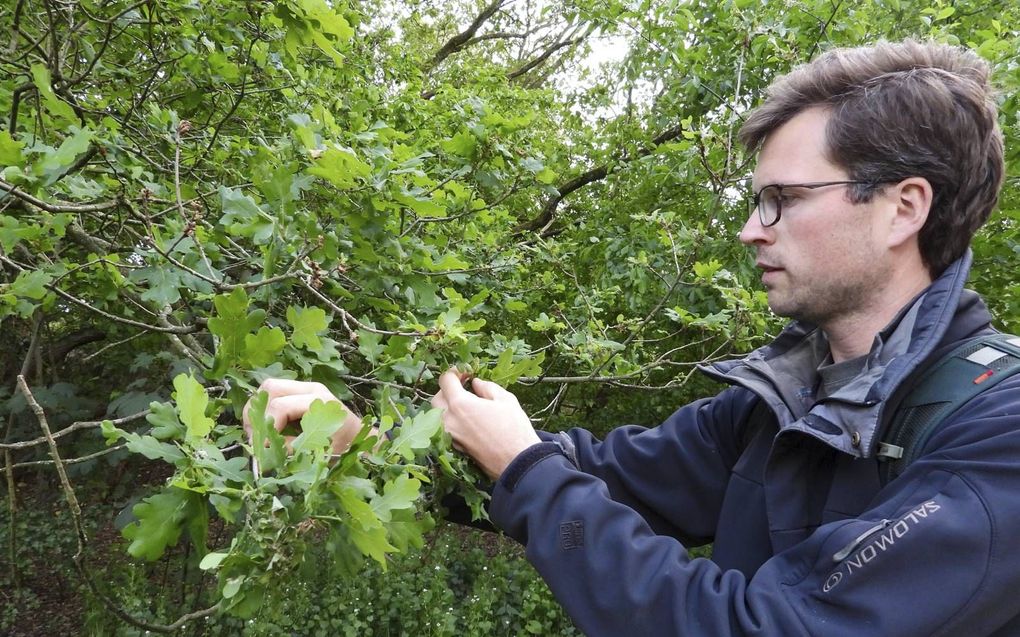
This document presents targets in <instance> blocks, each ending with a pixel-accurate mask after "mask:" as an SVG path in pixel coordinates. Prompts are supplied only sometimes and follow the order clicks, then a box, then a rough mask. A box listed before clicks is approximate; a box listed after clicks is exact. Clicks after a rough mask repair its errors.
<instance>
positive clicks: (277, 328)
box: [0, 0, 1020, 614]
mask: <svg viewBox="0 0 1020 637" xmlns="http://www.w3.org/2000/svg"><path fill="white" fill-rule="evenodd" d="M0 11H2V13H0V31H2V32H3V33H7V34H9V42H8V44H7V45H6V47H5V48H6V54H5V55H4V56H3V60H2V61H0V68H2V69H3V73H4V74H5V76H7V77H8V78H9V79H10V81H5V82H4V83H3V87H2V88H0V112H3V113H5V114H6V117H5V120H6V121H5V124H4V128H3V129H2V130H0V165H2V167H3V169H2V174H0V277H2V278H0V321H2V323H0V325H2V329H0V343H2V344H3V347H4V350H3V351H4V352H5V354H6V356H4V363H3V365H2V367H0V373H2V380H3V384H2V386H0V400H2V401H4V402H3V403H0V405H2V407H0V414H2V415H3V416H4V419H5V421H6V423H5V424H6V426H5V437H4V441H3V449H4V453H5V458H4V460H5V466H6V468H5V473H6V476H7V484H8V493H7V501H8V507H9V509H10V511H11V514H12V515H11V520H12V528H13V519H14V514H15V512H16V504H17V493H16V488H15V482H14V478H13V476H14V474H15V472H19V473H20V472H22V471H31V470H36V469H35V468H30V467H29V466H28V465H31V464H32V463H39V462H46V461H45V460H41V459H40V458H41V455H40V453H41V452H42V451H43V449H44V448H46V447H50V448H52V449H53V453H54V454H56V453H60V452H59V450H58V447H59V448H62V449H63V450H64V453H65V455H66V452H67V451H68V450H70V451H72V452H73V454H74V455H76V457H75V458H74V459H71V460H66V459H65V462H68V463H71V464H70V465H69V466H71V467H76V466H77V467H85V468H86V469H87V468H89V467H92V468H95V467H99V466H102V463H112V462H123V459H124V454H126V453H127V451H125V447H126V449H128V450H130V451H133V452H136V453H140V454H143V455H145V456H146V457H148V458H150V459H162V460H164V461H166V462H168V463H169V464H171V465H173V467H174V472H175V474H174V478H173V480H172V482H171V484H170V485H169V486H167V487H166V488H164V489H162V490H161V491H159V492H158V493H155V494H153V495H149V496H148V497H147V498H146V499H145V500H143V501H142V503H140V504H139V505H137V506H136V507H135V509H134V514H135V517H136V522H134V523H132V524H130V525H128V526H127V527H126V529H125V535H126V536H127V537H128V539H129V540H131V545H130V547H131V548H130V549H129V550H130V552H131V553H132V554H133V555H135V556H136V557H139V558H143V559H144V558H148V559H152V558H154V557H157V556H159V555H161V554H162V553H163V551H164V550H165V549H166V547H168V546H172V545H174V544H175V543H177V542H178V541H179V539H180V538H181V537H182V536H186V537H188V538H189V540H188V541H189V542H191V544H192V546H194V548H195V554H196V557H194V558H193V559H195V560H199V559H201V560H202V566H203V567H204V568H207V569H209V570H212V571H216V572H217V573H218V574H219V588H218V590H219V595H220V598H219V599H221V600H222V601H221V602H220V606H221V607H222V608H225V609H228V610H230V611H232V612H235V613H239V614H245V613H248V612H251V610H252V609H253V608H254V607H255V606H256V605H257V604H258V602H259V600H260V599H261V598H262V595H263V594H264V593H265V591H266V590H267V586H268V585H269V584H270V582H271V581H272V579H273V578H275V577H279V576H280V575H279V572H280V571H286V570H287V569H289V568H292V567H296V566H297V565H298V564H299V563H300V561H301V559H300V558H301V554H302V551H303V547H304V545H305V544H306V543H307V541H308V538H310V537H320V536H325V537H328V538H329V541H330V542H332V543H333V544H334V545H335V546H336V547H337V549H336V555H337V556H340V557H342V558H343V559H338V560H337V562H336V565H337V568H338V569H340V570H341V571H343V572H351V570H352V569H354V568H355V567H356V563H357V561H358V560H359V559H360V556H361V555H367V556H370V557H372V558H375V559H377V560H379V561H380V562H382V563H385V561H386V557H385V556H386V554H387V553H390V552H392V551H394V550H403V549H406V548H407V547H408V546H412V545H414V544H415V543H416V542H418V541H420V533H421V532H422V531H423V530H424V529H426V528H428V526H429V524H430V517H429V515H428V513H427V511H428V510H429V509H431V508H433V507H434V502H433V498H435V497H438V496H439V495H441V494H442V493H443V492H444V491H445V490H448V489H450V488H452V486H451V485H452V484H453V483H456V482H457V481H458V480H460V481H463V480H464V476H465V475H466V472H467V471H468V469H467V467H466V465H464V464H463V463H462V462H461V461H459V459H458V457H457V456H455V455H453V454H452V453H451V452H450V450H449V449H448V447H446V446H444V445H445V443H444V442H443V440H442V434H441V432H440V431H439V428H438V426H437V421H436V419H435V414H433V413H431V412H428V411H427V407H428V403H427V398H428V396H429V395H430V394H431V392H432V391H434V387H433V386H432V385H431V384H430V382H431V381H432V380H433V379H434V378H435V376H437V375H438V373H441V372H442V371H443V370H445V369H446V368H447V367H448V366H450V365H454V364H462V365H470V366H471V367H472V369H474V370H475V371H476V372H477V373H479V374H481V375H483V376H487V377H490V378H493V379H495V380H497V381H499V382H502V383H504V384H515V385H516V388H515V391H517V392H518V393H519V394H521V396H522V397H523V400H524V401H525V403H526V407H527V409H528V411H529V413H531V414H532V415H533V416H535V417H536V419H538V420H540V421H541V422H542V423H543V426H545V427H548V428H557V427H561V426H567V425H570V424H572V423H574V422H576V421H578V420H582V421H584V422H588V423H590V422H592V421H593V420H594V421H595V422H597V423H602V424H603V425H605V424H608V423H611V422H619V421H620V420H623V419H625V418H627V419H633V418H635V417H637V418H646V417H647V418H649V419H651V418H652V417H654V415H655V414H657V413H660V412H661V411H662V410H664V409H668V408H670V407H671V406H675V405H676V404H679V403H681V402H683V401H685V400H687V399H689V398H691V397H694V396H696V395H699V393H701V392H703V391H705V388H706V382H705V381H700V380H696V377H693V376H692V372H693V370H694V368H695V366H696V365H697V364H699V363H703V362H706V361H710V360H714V359H718V358H722V357H726V356H730V355H732V354H734V353H735V352H740V351H745V350H746V349H748V348H750V347H752V346H754V345H755V344H758V343H761V342H763V340H764V339H765V338H767V337H768V335H769V334H770V333H773V332H774V331H775V329H776V328H777V327H778V325H779V323H778V322H777V321H776V320H775V319H774V318H773V317H771V316H770V315H769V314H768V310H767V306H766V304H765V298H764V295H763V293H762V292H761V291H760V289H759V287H758V286H757V284H756V282H755V274H754V272H753V268H752V266H753V264H752V263H751V262H750V260H749V259H746V258H744V257H743V256H742V254H743V253H742V248H741V247H740V246H739V245H736V242H734V241H732V237H733V236H734V235H735V233H736V231H737V229H739V227H740V225H741V224H742V223H743V221H744V219H745V217H746V204H745V203H744V200H743V196H744V194H745V187H744V180H746V178H747V177H748V176H749V174H750V170H751V168H752V159H753V158H751V157H748V156H747V155H746V154H745V153H744V152H743V151H742V149H740V148H739V147H737V145H736V144H735V141H734V139H735V132H736V129H737V128H738V127H739V124H740V120H741V114H742V113H743V112H745V111H746V110H747V109H748V108H750V107H751V106H753V105H754V104H755V103H757V102H758V101H760V99H761V97H762V93H763V90H764V88H765V87H766V86H767V85H768V83H769V82H770V81H771V80H772V79H773V78H774V77H775V76H776V75H777V74H780V73H782V72H784V71H786V70H788V69H789V68H791V67H792V65H794V64H796V63H798V62H800V61H804V60H807V59H810V58H811V57H812V56H813V55H815V54H816V53H817V52H819V51H821V50H823V49H826V48H828V47H831V46H836V45H841V44H851V43H858V42H865V41H871V40H874V39H877V38H880V37H887V38H899V37H903V36H906V35H917V36H924V37H934V38H937V39H941V40H946V41H950V42H959V43H965V44H967V45H968V46H972V47H973V48H975V49H976V50H978V51H979V53H981V54H982V55H984V56H985V57H986V58H988V59H989V60H990V61H992V63H993V64H994V65H995V67H996V72H997V78H998V81H999V82H1000V83H1001V84H1002V85H1003V86H1004V88H1005V89H1006V91H1007V92H1006V93H1005V94H1004V95H1005V97H1004V98H1003V100H1002V122H1003V126H1004V131H1005V133H1006V135H1007V138H1008V140H1007V147H1009V148H1013V147H1014V146H1016V144H1015V143H1012V140H1013V139H1015V137H1016V124H1015V122H1016V112H1017V103H1016V98H1015V96H1013V95H1012V94H1011V93H1010V92H1009V91H1010V90H1011V89H1014V88H1015V87H1016V86H1017V84H1018V78H1020V75H1018V71H1017V70H1016V66H1017V65H1016V59H1017V51H1018V40H1017V32H1016V30H1015V29H1014V28H1013V27H1012V25H1015V24H1017V23H1018V22H1017V18H1018V17H1020V16H1018V15H1017V14H1018V9H1017V7H1015V6H1013V5H1011V4H1009V3H1002V4H1001V6H999V7H997V9H996V10H995V11H989V10H988V7H987V6H985V5H984V4H981V3H976V2H957V3H953V4H949V3H935V4H932V5H929V4H927V3H919V2H912V1H906V0H903V1H900V0H883V1H877V0H876V1H869V2H863V3H862V2H857V3H844V2H838V1H837V2H830V1H823V0H804V1H800V2H796V3H763V4H762V3H752V2H749V1H746V0H736V1H726V2H707V1H706V2H692V3H676V2H674V3H660V2H650V1H645V2H639V3H623V2H617V1H615V0H610V1H609V2H606V1H601V2H589V1H587V0H579V1H572V2H567V3H548V4H539V5H533V4H530V3H528V4H518V3H513V2H510V1H509V0H493V1H492V2H490V3H484V2H457V3H453V4H450V3H435V2H429V1H423V2H414V3H411V4H407V3H390V2H386V1H385V0H379V1H377V2H365V3H353V2H352V3H344V2H333V3H330V2H326V1H325V0H285V1H283V2H276V3H263V2H255V3H242V2H234V1H230V0H214V1H212V2H205V3H201V4H200V5H199V4H196V3H191V2H184V1H182V0H170V1H166V2H153V1H151V0H142V1H140V2H128V1H123V0H117V1H92V2H81V3H77V4H73V5H69V4H65V3H58V2H52V1H50V0H32V1H29V0H18V1H17V2H14V3H13V6H7V7H6V8H4V9H2V10H0ZM612 43H620V44H624V45H625V46H626V53H625V55H624V56H623V57H622V59H620V60H618V61H614V62H611V63H607V64H604V65H602V66H592V65H591V64H590V63H589V62H586V60H589V59H590V56H591V55H592V54H593V53H594V52H597V51H599V50H601V49H602V48H603V47H606V46H607V45H608V44H612ZM1016 162H1017V159H1016V154H1015V151H1012V152H1011V154H1010V157H1009V174H1010V175H1012V174H1014V173H1015V172H1016V170H1015V169H1016V165H1017V164H1016ZM1016 203H1017V193H1016V189H1015V188H1014V187H1013V185H1012V182H1010V183H1009V184H1008V185H1007V190H1006V191H1005V192H1004V195H1003V198H1002V203H1001V206H1000V208H1001V212H1000V214H999V216H998V218H997V219H996V221H995V222H994V231H993V232H987V233H985V234H983V235H982V236H981V238H980V240H979V241H978V242H977V244H976V245H975V252H976V253H977V255H978V261H977V264H976V268H975V284H976V285H978V286H979V287H981V289H982V290H983V291H984V292H986V293H987V294H988V297H989V299H990V300H991V302H992V305H993V307H994V309H995V310H997V311H998V313H999V314H998V315H999V316H1000V317H1001V319H1002V321H1003V323H1004V327H1006V328H1009V329H1014V330H1015V329H1016V328H1017V325H1018V321H1020V300H1018V299H1017V297H1016V293H1015V291H1014V286H1012V285H1011V283H1012V281H1011V279H1012V272H1014V271H1015V268H1014V267H1012V266H1015V264H1016V254H1017V252H1018V250H1017V245H1018V234H1017V221H1018V213H1017V206H1016ZM19 376H21V377H23V378H24V379H25V384H24V385H23V389H22V390H21V391H20V392H19V391H17V390H16V383H17V378H18V377H19ZM268 376H288V377H300V378H303V379H312V380H317V381H319V382H322V383H323V384H324V385H326V386H327V387H328V388H329V389H330V390H331V391H333V392H334V393H335V394H336V395H338V396H340V397H341V398H343V399H344V400H345V401H347V402H348V404H351V405H353V406H354V408H355V409H357V410H358V411H359V412H361V413H362V414H364V415H365V416H366V417H367V418H370V419H374V420H378V421H379V422H382V423H386V424H385V426H389V424H390V423H395V422H398V421H403V422H404V423H405V424H404V427H402V428H401V430H400V433H399V434H397V436H396V437H395V438H394V439H393V441H392V442H385V443H381V446H379V447H377V444H379V443H377V441H374V440H372V439H369V438H366V439H362V440H359V441H358V442H357V443H356V444H355V447H354V451H353V452H352V453H350V454H348V455H346V456H344V457H343V458H342V459H340V460H339V461H330V460H328V459H327V458H326V453H327V451H326V444H325V442H324V438H323V435H325V434H326V432H328V431H329V430H330V428H331V427H335V426H336V423H337V422H338V420H337V419H338V418H340V417H341V415H340V414H338V413H336V412H335V411H333V412H331V411H329V408H327V407H325V406H323V407H321V408H320V409H317V410H316V411H315V412H314V413H313V414H312V415H310V419H309V421H308V422H306V423H303V426H304V429H305V432H306V434H304V435H305V438H304V439H301V443H300V444H298V443H297V442H296V443H295V445H296V446H297V447H300V449H298V453H296V454H295V455H293V456H285V454H284V453H283V451H282V448H281V447H280V444H281V443H280V441H279V439H277V438H274V437H273V436H272V434H271V433H270V432H269V431H268V429H267V428H263V431H264V433H265V436H266V437H267V438H269V440H270V446H269V447H267V448H265V449H263V448H262V447H261V446H259V445H255V447H254V448H253V447H251V446H250V445H248V443H247V441H246V440H244V439H243V436H242V434H241V432H240V430H239V428H238V427H237V422H238V416H239V414H240V409H241V407H242V405H243V404H244V402H245V400H246V399H247V398H248V396H249V395H250V394H251V393H252V391H253V390H254V388H255V387H256V386H257V385H258V383H259V381H261V380H262V379H264V378H266V377H268ZM33 397H34V398H36V399H37V400H36V401H35V403H36V405H37V406H38V408H39V409H38V411H33V410H32V409H30V408H31V407H33V406H34V405H32V404H31V403H32V401H31V400H30V399H31V398H33ZM171 399H172V401H171ZM150 403H151V405H150ZM40 414H41V416H40ZM47 415H48V420H49V426H50V427H52V429H53V432H52V435H50V436H47V435H43V436H40V435H39V433H38V427H39V422H40V421H41V420H42V418H43V417H44V416H47ZM104 421H107V424H105V425H102V426H101V423H102V422H104ZM100 429H102V430H103V432H104V433H105V434H106V435H107V437H108V438H109V439H110V440H111V441H119V442H117V444H116V445H115V446H113V447H107V446H106V443H105V441H104V440H103V439H102V438H101V437H100V436H99V431H100ZM311 431H315V432H318V434H316V435H312V434H311V433H310V432H311ZM47 438H49V440H47ZM49 442H52V443H53V444H52V445H50V444H48V443H49ZM373 449H381V451H373ZM430 450H431V451H432V452H433V453H435V454H438V456H437V457H439V458H440V462H439V463H438V464H437V465H436V466H434V467H433V468H431V469H428V468H426V467H427V465H426V464H425V462H424V458H425V456H426V455H427V453H428V452H429V451H430ZM245 451H249V452H251V453H252V454H254V455H255V457H256V460H257V464H258V465H260V467H257V468H258V469H259V470H258V471H254V470H253V469H255V468H256V467H252V466H251V465H250V463H249V460H248V455H246V454H245ZM47 466H48V465H47ZM263 472H264V473H263ZM65 481H66V483H67V486H66V492H67V494H68V496H69V499H70V496H72V495H73V487H72V485H71V484H70V482H69V480H66V476H65ZM451 481H452V482H451ZM469 493H470V490H469ZM476 504H477V501H476ZM72 506H73V505H72ZM210 511H212V515H214V516H215V517H218V518H220V519H222V520H224V521H226V522H227V523H228V524H234V525H236V526H235V527H233V528H234V529H235V531H234V534H233V535H232V537H233V540H232V543H231V544H229V545H220V546H212V547H207V546H206V543H207V541H208V538H207V536H206V531H205V529H206V528H207V525H208V515H210ZM328 518H333V519H328ZM83 544H84V538H83ZM16 549H17V547H16V545H15V543H14V540H13V535H12V543H11V545H10V547H9V551H8V556H9V559H10V562H11V564H12V566H14V565H16V563H17V560H16V555H15V554H16ZM210 550H211V552H208V553H207V551H210ZM203 556H204V558H203ZM83 564H84V562H83ZM82 568H83V573H85V570H86V569H85V567H84V566H83V567H82ZM85 574H86V575H87V573H85ZM97 594H99V595H101V596H102V592H101V591H99V589H98V588H97Z"/></svg>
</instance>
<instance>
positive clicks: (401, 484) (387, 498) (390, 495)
mask: <svg viewBox="0 0 1020 637" xmlns="http://www.w3.org/2000/svg"><path fill="white" fill-rule="evenodd" d="M419 489H421V482H419V481H418V480H415V479H414V478H410V477H408V476H407V475H400V476H397V479H396V480H394V481H392V482H387V483H386V486H385V487H383V492H382V495H378V496H376V497H375V498H373V499H372V511H373V512H374V513H375V515H376V516H377V517H378V518H379V519H380V520H382V521H383V522H389V521H390V515H391V512H392V511H394V510H397V509H413V508H414V502H415V500H417V499H418V491H419Z"/></svg>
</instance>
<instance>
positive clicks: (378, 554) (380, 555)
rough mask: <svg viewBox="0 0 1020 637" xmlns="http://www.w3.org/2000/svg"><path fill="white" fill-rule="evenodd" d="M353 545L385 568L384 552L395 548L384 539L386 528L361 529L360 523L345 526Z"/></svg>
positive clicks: (392, 550) (390, 551)
mask: <svg viewBox="0 0 1020 637" xmlns="http://www.w3.org/2000/svg"><path fill="white" fill-rule="evenodd" d="M347 530H348V532H349V533H350V536H351V541H352V542H354V546H356V547H358V550H359V551H361V552H362V553H363V554H365V555H368V556H369V557H371V558H372V559H374V560H375V561H376V562H378V563H379V565H380V566H382V569H383V570H384V571H385V570H386V566H387V564H386V554H387V553H392V552H394V551H396V550H397V549H396V548H395V547H394V546H393V545H392V544H390V543H389V542H387V541H386V529H385V528H383V527H381V526H379V527H376V528H373V529H363V528H362V527H361V526H360V525H355V524H352V525H350V526H348V528H347Z"/></svg>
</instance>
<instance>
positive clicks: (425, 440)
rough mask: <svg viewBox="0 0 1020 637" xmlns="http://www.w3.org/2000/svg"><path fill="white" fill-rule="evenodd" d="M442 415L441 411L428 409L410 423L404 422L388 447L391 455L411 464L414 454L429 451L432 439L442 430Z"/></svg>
mask: <svg viewBox="0 0 1020 637" xmlns="http://www.w3.org/2000/svg"><path fill="white" fill-rule="evenodd" d="M442 414H443V410H442V409H429V410H428V411H426V412H424V413H419V414H418V415H417V416H415V417H414V419H413V420H411V421H410V422H405V423H404V424H403V425H402V426H401V427H400V428H399V429H397V436H396V437H395V438H394V439H393V443H392V446H391V447H390V451H391V453H394V454H397V455H399V456H401V457H402V458H403V459H404V460H407V461H408V462H411V461H413V460H414V457H415V454H416V452H419V451H425V450H427V449H429V448H430V447H431V446H432V438H433V437H434V436H435V435H436V434H437V433H439V431H440V429H442V426H443V422H442V419H441V417H442Z"/></svg>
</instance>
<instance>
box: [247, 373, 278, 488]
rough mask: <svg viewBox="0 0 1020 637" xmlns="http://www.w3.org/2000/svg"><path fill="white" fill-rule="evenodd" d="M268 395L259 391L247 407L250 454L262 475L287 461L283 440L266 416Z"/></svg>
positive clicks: (271, 420) (270, 419)
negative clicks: (250, 439) (249, 428)
mask: <svg viewBox="0 0 1020 637" xmlns="http://www.w3.org/2000/svg"><path fill="white" fill-rule="evenodd" d="M268 405H269V394H268V393H266V392H264V391H260V392H258V393H257V394H255V396H254V397H253V398H252V399H251V403H250V404H249V405H248V420H249V422H250V423H251V438H252V453H254V454H255V459H256V460H257V461H258V464H259V470H260V471H261V472H263V473H268V472H270V471H275V470H276V469H278V468H279V467H282V466H283V463H284V462H285V461H286V459H287V449H286V447H285V444H284V438H283V436H281V435H280V433H279V432H278V431H276V427H274V423H273V419H272V418H270V417H269V416H268V415H266V407H267V406H268Z"/></svg>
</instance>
